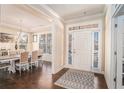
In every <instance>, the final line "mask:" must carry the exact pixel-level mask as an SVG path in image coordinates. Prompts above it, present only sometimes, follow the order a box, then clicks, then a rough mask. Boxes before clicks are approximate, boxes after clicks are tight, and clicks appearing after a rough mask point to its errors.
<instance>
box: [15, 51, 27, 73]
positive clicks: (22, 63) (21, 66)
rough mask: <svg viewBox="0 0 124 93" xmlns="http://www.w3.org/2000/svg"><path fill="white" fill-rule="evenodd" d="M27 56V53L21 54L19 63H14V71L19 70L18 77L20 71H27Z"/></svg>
mask: <svg viewBox="0 0 124 93" xmlns="http://www.w3.org/2000/svg"><path fill="white" fill-rule="evenodd" d="M28 54H29V53H28V52H23V53H21V55H20V61H19V63H16V70H19V73H20V75H21V71H22V70H24V71H25V70H29V62H28Z"/></svg>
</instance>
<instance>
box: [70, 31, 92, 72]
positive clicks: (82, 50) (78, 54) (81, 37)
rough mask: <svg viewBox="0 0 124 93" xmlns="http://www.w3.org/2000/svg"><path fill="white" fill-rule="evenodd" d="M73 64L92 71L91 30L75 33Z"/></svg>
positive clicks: (78, 67)
mask: <svg viewBox="0 0 124 93" xmlns="http://www.w3.org/2000/svg"><path fill="white" fill-rule="evenodd" d="M72 43H73V49H72V52H73V65H74V67H75V68H77V69H82V70H86V71H91V66H92V51H91V50H92V35H91V31H79V32H74V33H73V42H72Z"/></svg>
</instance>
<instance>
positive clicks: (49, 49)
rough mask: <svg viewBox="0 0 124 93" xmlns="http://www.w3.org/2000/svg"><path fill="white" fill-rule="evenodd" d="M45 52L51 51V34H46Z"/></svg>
mask: <svg viewBox="0 0 124 93" xmlns="http://www.w3.org/2000/svg"><path fill="white" fill-rule="evenodd" d="M47 53H49V54H51V53H52V34H51V33H49V34H47Z"/></svg>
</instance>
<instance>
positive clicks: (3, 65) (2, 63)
mask: <svg viewBox="0 0 124 93" xmlns="http://www.w3.org/2000/svg"><path fill="white" fill-rule="evenodd" d="M10 66H11V64H10V63H9V61H8V60H2V61H0V69H4V70H6V69H7V70H8V68H9V67H10Z"/></svg>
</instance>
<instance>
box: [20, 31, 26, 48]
mask: <svg viewBox="0 0 124 93" xmlns="http://www.w3.org/2000/svg"><path fill="white" fill-rule="evenodd" d="M27 43H28V34H27V33H24V32H22V33H21V34H20V37H19V49H24V50H26V49H27Z"/></svg>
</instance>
